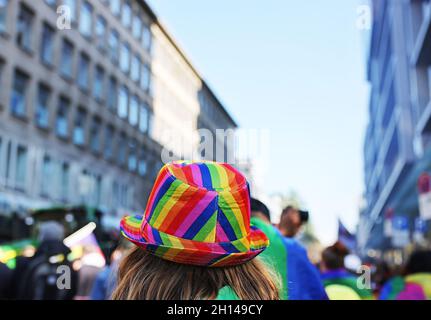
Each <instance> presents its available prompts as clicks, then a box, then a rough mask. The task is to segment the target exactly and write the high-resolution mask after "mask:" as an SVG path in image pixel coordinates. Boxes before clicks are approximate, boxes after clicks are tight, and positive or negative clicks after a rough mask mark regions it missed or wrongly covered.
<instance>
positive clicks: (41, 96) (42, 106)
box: [36, 84, 51, 129]
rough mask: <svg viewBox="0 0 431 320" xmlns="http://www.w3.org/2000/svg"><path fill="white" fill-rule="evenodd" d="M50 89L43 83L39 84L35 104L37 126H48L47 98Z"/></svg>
mask: <svg viewBox="0 0 431 320" xmlns="http://www.w3.org/2000/svg"><path fill="white" fill-rule="evenodd" d="M50 96H51V90H50V89H49V88H48V87H47V86H46V85H44V84H39V88H38V92H37V104H36V125H37V126H38V127H39V128H44V129H46V128H48V126H49V99H50Z"/></svg>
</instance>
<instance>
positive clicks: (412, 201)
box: [358, 0, 431, 255]
mask: <svg viewBox="0 0 431 320" xmlns="http://www.w3.org/2000/svg"><path fill="white" fill-rule="evenodd" d="M371 3H372V6H373V27H372V33H371V43H370V51H369V58H368V79H369V81H370V84H371V95H370V103H369V124H368V127H367V131H366V137H365V144H364V165H365V168H364V172H365V190H366V191H365V203H366V204H365V206H364V208H363V209H362V210H361V214H360V219H359V226H358V245H359V249H360V251H361V253H362V254H366V253H367V252H368V251H370V250H371V252H373V255H374V254H375V252H376V250H377V251H379V252H382V251H385V250H387V249H390V248H391V242H390V239H388V238H387V237H385V235H384V232H383V231H384V222H385V219H387V218H389V216H404V217H406V219H407V221H408V222H409V229H410V231H411V232H413V228H414V220H415V219H416V218H417V217H418V216H419V209H418V191H417V180H418V177H419V176H420V174H421V173H423V172H430V171H431V148H430V130H431V100H430V93H431V48H430V44H431V29H430V21H431V9H430V8H431V7H430V2H429V1H425V0H424V1H418V0H397V1H388V0H375V1H372V2H371Z"/></svg>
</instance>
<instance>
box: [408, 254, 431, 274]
mask: <svg viewBox="0 0 431 320" xmlns="http://www.w3.org/2000/svg"><path fill="white" fill-rule="evenodd" d="M404 273H405V274H414V273H431V251H429V250H418V251H415V252H413V253H412V255H411V256H410V258H409V259H408V261H407V263H406V266H405V268H404Z"/></svg>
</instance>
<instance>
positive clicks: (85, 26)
mask: <svg viewBox="0 0 431 320" xmlns="http://www.w3.org/2000/svg"><path fill="white" fill-rule="evenodd" d="M92 14H93V7H92V6H91V4H89V3H88V2H87V1H84V2H83V3H82V5H81V14H80V18H79V31H80V32H81V33H82V35H83V36H85V37H91V34H92V27H93V21H92V19H93V18H92Z"/></svg>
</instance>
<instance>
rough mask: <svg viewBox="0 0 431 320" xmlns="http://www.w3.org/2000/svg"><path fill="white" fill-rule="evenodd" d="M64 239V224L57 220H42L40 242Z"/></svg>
mask: <svg viewBox="0 0 431 320" xmlns="http://www.w3.org/2000/svg"><path fill="white" fill-rule="evenodd" d="M63 239H64V227H63V225H62V224H60V223H58V222H56V221H47V222H42V223H41V224H40V225H39V235H38V240H39V241H40V242H45V241H63Z"/></svg>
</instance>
